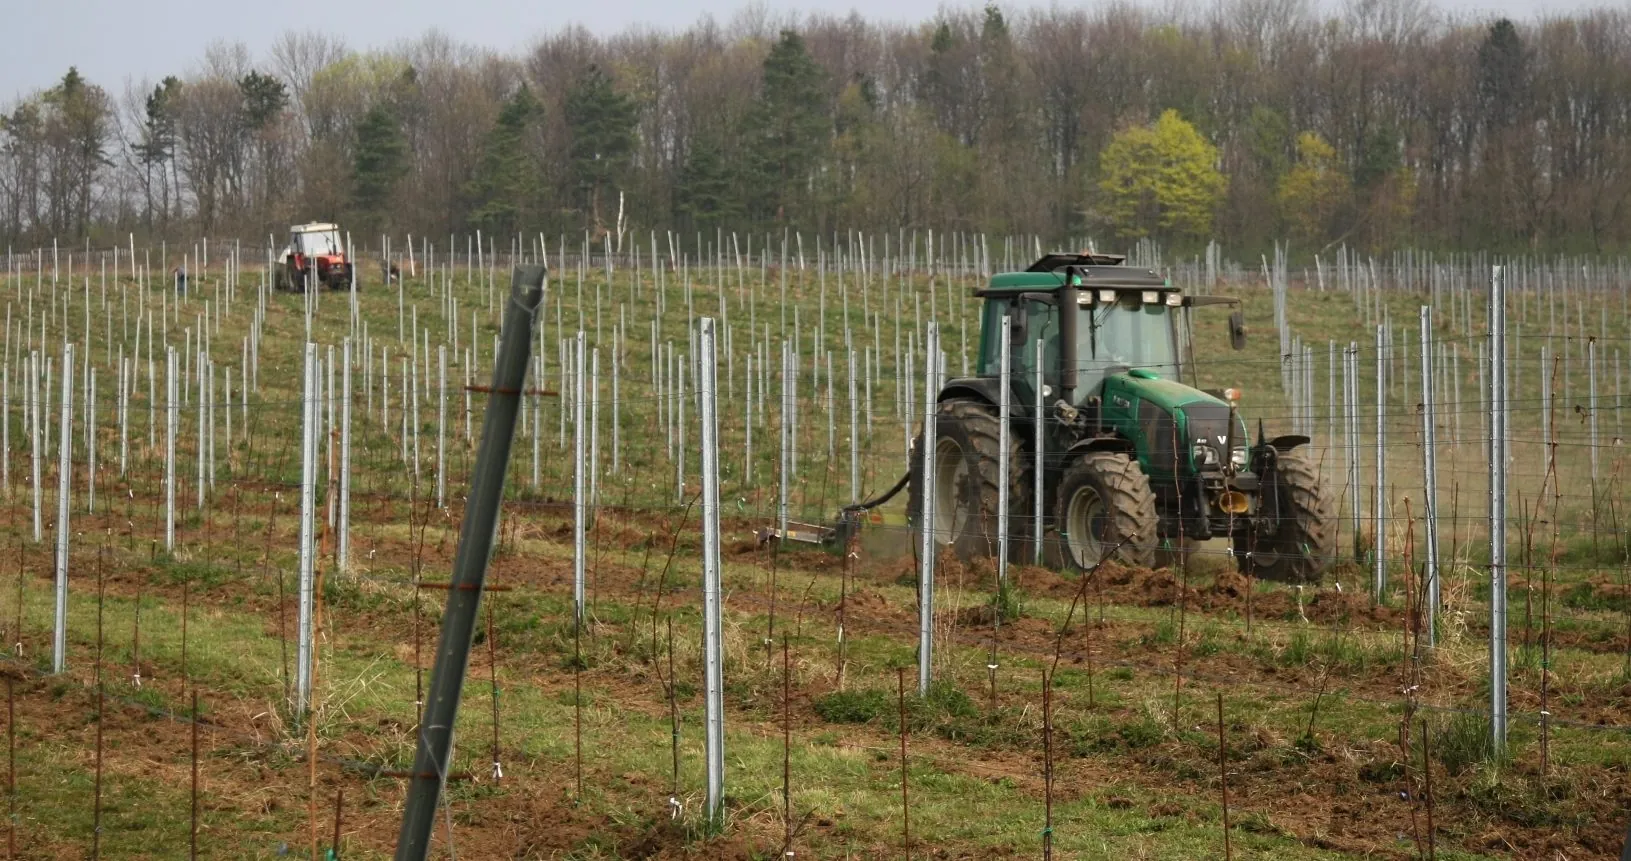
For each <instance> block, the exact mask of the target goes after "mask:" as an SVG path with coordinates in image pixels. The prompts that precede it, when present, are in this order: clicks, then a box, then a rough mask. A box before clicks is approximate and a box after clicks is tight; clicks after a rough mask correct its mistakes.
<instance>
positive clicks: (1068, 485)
mask: <svg viewBox="0 0 1631 861" xmlns="http://www.w3.org/2000/svg"><path fill="white" fill-rule="evenodd" d="M1054 523H1055V524H1056V526H1057V527H1058V531H1059V535H1058V539H1057V541H1058V546H1059V550H1060V556H1061V557H1062V558H1061V559H1060V560H1059V561H1061V562H1062V563H1063V564H1064V565H1065V566H1066V567H1069V568H1073V569H1076V570H1079V571H1086V570H1088V569H1091V568H1092V567H1093V566H1095V565H1097V564H1099V563H1100V562H1102V561H1104V560H1105V559H1106V558H1109V559H1112V560H1114V561H1116V562H1120V563H1121V564H1123V565H1133V566H1137V567H1140V568H1149V567H1152V566H1153V565H1154V563H1155V547H1156V543H1157V541H1158V537H1157V535H1156V528H1157V523H1158V520H1157V519H1156V513H1155V494H1154V492H1152V491H1151V490H1150V482H1149V479H1148V478H1147V477H1146V476H1145V475H1144V471H1143V470H1142V469H1140V468H1139V466H1138V461H1137V460H1136V459H1134V458H1131V457H1128V456H1127V455H1125V454H1121V453H1118V452H1107V451H1098V452H1090V453H1088V454H1086V455H1083V456H1082V457H1080V458H1078V459H1076V460H1075V461H1074V462H1073V463H1071V465H1070V466H1069V467H1068V468H1066V469H1065V473H1064V475H1063V476H1061V477H1060V479H1059V495H1058V496H1057V497H1056V502H1055V504H1054Z"/></svg>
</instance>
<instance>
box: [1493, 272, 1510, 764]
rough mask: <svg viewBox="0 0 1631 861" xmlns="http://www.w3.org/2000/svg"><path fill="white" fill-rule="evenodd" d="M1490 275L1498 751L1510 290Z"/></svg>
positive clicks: (1499, 738)
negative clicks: (1507, 309)
mask: <svg viewBox="0 0 1631 861" xmlns="http://www.w3.org/2000/svg"><path fill="white" fill-rule="evenodd" d="M1501 276H1502V272H1501V267H1499V266H1494V267H1491V270H1490V280H1489V585H1490V593H1489V681H1490V685H1489V701H1490V712H1489V717H1490V721H1489V722H1490V733H1491V736H1492V738H1493V744H1494V747H1493V749H1494V751H1495V752H1496V753H1500V752H1501V751H1502V750H1504V749H1505V748H1506V291H1505V289H1503V288H1504V285H1503V283H1502V282H1503V279H1502V277H1501Z"/></svg>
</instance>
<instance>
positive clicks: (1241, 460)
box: [1229, 446, 1251, 469]
mask: <svg viewBox="0 0 1631 861" xmlns="http://www.w3.org/2000/svg"><path fill="white" fill-rule="evenodd" d="M1250 460H1251V455H1250V454H1249V453H1248V452H1247V451H1246V447H1245V446H1237V447H1236V448H1235V449H1234V450H1233V451H1231V452H1229V462H1230V463H1232V464H1234V465H1235V466H1238V467H1240V468H1241V469H1245V468H1246V464H1247V462H1249V461H1250Z"/></svg>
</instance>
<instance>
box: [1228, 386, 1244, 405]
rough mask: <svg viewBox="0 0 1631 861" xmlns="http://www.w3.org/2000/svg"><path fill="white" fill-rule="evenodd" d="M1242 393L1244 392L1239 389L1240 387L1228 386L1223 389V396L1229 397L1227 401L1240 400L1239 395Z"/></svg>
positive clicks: (1234, 401)
mask: <svg viewBox="0 0 1631 861" xmlns="http://www.w3.org/2000/svg"><path fill="white" fill-rule="evenodd" d="M1243 394H1245V392H1243V391H1241V390H1240V389H1235V388H1229V389H1224V390H1223V396H1224V397H1225V398H1228V399H1229V403H1236V402H1238V401H1239V400H1240V396H1241V395H1243Z"/></svg>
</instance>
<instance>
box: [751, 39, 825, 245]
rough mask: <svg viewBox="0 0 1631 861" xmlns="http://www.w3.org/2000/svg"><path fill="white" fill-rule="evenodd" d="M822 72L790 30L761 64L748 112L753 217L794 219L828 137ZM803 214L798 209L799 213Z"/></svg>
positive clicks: (782, 220)
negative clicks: (758, 87)
mask: <svg viewBox="0 0 1631 861" xmlns="http://www.w3.org/2000/svg"><path fill="white" fill-rule="evenodd" d="M825 85H826V73H825V72H824V71H822V69H821V67H820V66H818V65H816V62H815V60H814V59H812V58H811V57H810V53H809V51H807V50H806V49H805V47H804V40H803V39H802V38H800V37H799V34H797V33H795V32H793V31H792V30H783V31H782V34H781V38H780V39H779V40H778V41H777V42H776V44H775V46H774V47H772V48H771V49H770V55H769V56H767V57H765V62H764V91H763V92H762V93H761V94H760V96H759V100H758V101H757V102H756V103H755V104H754V106H753V108H752V110H751V112H750V113H749V116H748V126H747V127H748V129H749V138H748V141H749V148H750V149H749V152H750V159H751V184H752V185H751V198H752V200H753V203H754V208H755V209H756V210H757V211H756V213H755V214H756V215H759V216H761V217H770V218H773V219H775V220H776V221H778V222H781V223H784V224H785V223H787V222H790V221H794V220H795V217H794V216H795V212H794V211H792V210H796V207H797V204H798V203H799V202H800V201H802V200H803V199H804V197H805V196H806V189H807V188H808V186H809V181H810V174H811V172H812V171H814V170H815V168H816V163H817V162H818V160H819V159H820V158H821V155H822V154H823V153H824V152H825V151H826V149H827V146H828V143H829V140H828V139H829V138H830V137H831V132H832V129H831V123H830V122H829V120H828V111H827V96H826V92H825V90H824V87H825ZM800 214H802V213H800Z"/></svg>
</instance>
